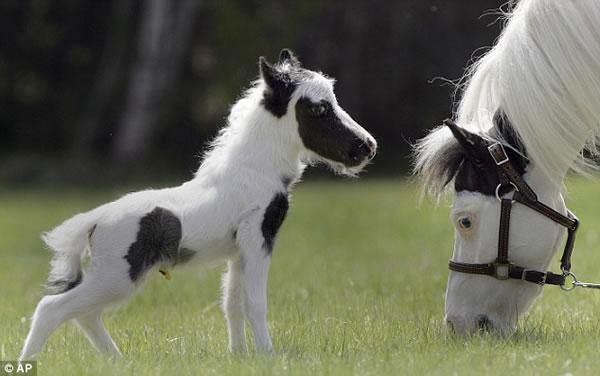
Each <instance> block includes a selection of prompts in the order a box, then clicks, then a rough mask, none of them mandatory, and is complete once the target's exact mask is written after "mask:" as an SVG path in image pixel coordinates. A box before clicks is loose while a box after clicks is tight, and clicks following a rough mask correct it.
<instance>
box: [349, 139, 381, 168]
mask: <svg viewBox="0 0 600 376" xmlns="http://www.w3.org/2000/svg"><path fill="white" fill-rule="evenodd" d="M376 153H377V143H376V142H375V140H373V139H372V138H370V137H367V139H366V140H363V139H362V138H355V139H354V141H353V142H352V145H351V146H350V150H349V151H348V158H349V159H350V160H351V161H353V162H358V163H360V162H362V161H364V160H365V159H368V160H371V159H373V157H375V154H376Z"/></svg>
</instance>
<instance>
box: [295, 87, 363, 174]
mask: <svg viewBox="0 0 600 376" xmlns="http://www.w3.org/2000/svg"><path fill="white" fill-rule="evenodd" d="M296 120H297V121H298V133H299V134H300V138H301V139H302V143H303V144H304V146H305V147H306V148H307V149H309V150H311V151H313V152H315V153H317V154H318V155H320V156H321V157H324V158H327V159H330V160H332V161H335V162H340V163H342V164H344V165H345V166H346V167H354V166H358V165H360V164H361V163H362V162H363V161H364V160H365V158H367V157H368V156H369V155H371V153H372V151H371V148H370V147H369V145H367V143H366V142H365V141H363V140H362V139H360V138H359V137H358V136H357V135H356V134H355V133H354V132H352V130H350V128H348V127H347V126H346V125H345V124H344V123H343V122H342V120H341V119H340V118H339V117H338V115H337V114H336V113H335V110H334V109H333V106H332V104H331V103H329V102H328V101H320V102H316V103H315V102H313V101H311V100H310V99H308V98H306V97H301V98H300V99H298V102H297V103H296Z"/></svg>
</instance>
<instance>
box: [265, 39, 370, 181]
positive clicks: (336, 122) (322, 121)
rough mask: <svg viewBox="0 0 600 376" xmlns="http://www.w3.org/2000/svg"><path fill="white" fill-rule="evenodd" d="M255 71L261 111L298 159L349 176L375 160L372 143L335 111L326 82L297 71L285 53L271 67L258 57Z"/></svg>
mask: <svg viewBox="0 0 600 376" xmlns="http://www.w3.org/2000/svg"><path fill="white" fill-rule="evenodd" d="M259 66H260V76H261V79H262V80H263V81H264V84H265V91H264V94H263V98H262V101H261V105H262V106H264V108H265V110H267V111H268V112H269V113H270V114H271V115H272V116H274V117H275V118H276V119H278V120H281V121H280V123H281V126H282V127H288V129H287V131H289V132H288V135H291V137H292V138H294V139H295V140H296V143H297V145H299V149H300V151H301V154H302V156H303V159H305V160H306V161H307V162H309V163H311V162H324V163H326V164H328V165H329V166H331V167H332V168H333V169H334V170H335V171H338V172H340V173H344V174H347V175H354V174H356V173H358V172H359V171H360V170H361V169H362V168H363V167H364V166H365V165H366V164H367V163H368V162H369V161H370V160H371V159H372V158H373V157H374V156H375V152H376V150H377V143H376V141H375V139H374V138H373V137H372V136H371V135H370V134H369V133H368V132H367V131H366V130H364V129H363V128H362V127H361V126H360V125H359V124H358V123H356V122H355V121H354V120H353V119H352V118H351V117H350V115H348V114H347V113H346V112H345V111H344V110H343V109H342V108H341V107H340V106H339V104H338V102H337V100H336V97H335V94H334V92H333V83H334V81H333V80H332V79H330V78H328V77H326V76H325V75H323V74H321V73H319V72H314V71H310V70H308V69H305V68H303V67H302V66H301V65H300V62H299V61H298V59H297V58H296V57H295V56H294V55H293V53H292V52H291V51H290V50H288V49H284V50H282V51H281V53H280V55H279V61H278V62H277V63H276V64H273V65H272V64H269V63H268V62H267V61H266V60H265V59H264V58H262V57H261V58H260V61H259Z"/></svg>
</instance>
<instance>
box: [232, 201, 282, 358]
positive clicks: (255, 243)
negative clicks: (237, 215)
mask: <svg viewBox="0 0 600 376" xmlns="http://www.w3.org/2000/svg"><path fill="white" fill-rule="evenodd" d="M255 214H257V215H254V216H252V218H248V219H247V220H246V221H244V222H243V223H242V224H240V227H239V228H238V233H237V241H238V246H239V249H240V254H241V258H242V260H243V261H242V279H241V283H242V288H243V293H244V294H243V295H244V308H245V312H246V318H247V319H248V321H249V323H250V327H251V328H252V333H253V334H254V344H255V345H256V350H257V351H259V352H266V353H270V352H272V351H273V345H272V344H271V337H270V336H269V328H268V327H267V275H268V273H269V265H270V263H271V254H270V250H267V249H265V248H264V245H265V240H264V238H263V235H262V233H261V230H260V228H261V226H260V224H261V222H262V215H258V214H261V213H259V212H258V211H257V212H255Z"/></svg>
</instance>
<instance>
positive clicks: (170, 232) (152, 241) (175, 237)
mask: <svg viewBox="0 0 600 376" xmlns="http://www.w3.org/2000/svg"><path fill="white" fill-rule="evenodd" d="M180 241H181V221H180V220H179V218H177V217H176V216H175V214H173V213H172V212H171V211H169V210H167V209H163V208H160V207H157V208H155V209H154V210H152V211H151V212H150V213H148V214H146V215H145V216H143V217H142V218H141V219H140V228H139V230H138V233H137V238H136V240H135V242H134V243H133V244H131V246H130V247H129V252H127V255H125V256H124V259H125V260H127V262H128V263H129V277H130V278H131V281H133V282H135V281H137V280H138V278H139V277H140V276H141V275H142V274H143V273H144V272H145V271H146V270H148V269H150V268H151V267H153V266H154V265H156V264H157V263H158V262H161V261H165V260H171V261H172V262H173V263H176V262H177V261H178V258H179V255H178V253H179V243H180ZM190 252H191V251H190ZM190 252H185V255H184V258H185V259H186V260H188V259H189V258H191V257H192V254H191V253H190ZM188 253H190V254H188Z"/></svg>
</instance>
